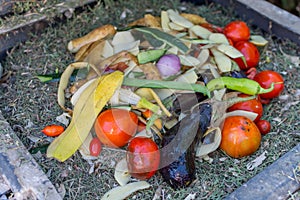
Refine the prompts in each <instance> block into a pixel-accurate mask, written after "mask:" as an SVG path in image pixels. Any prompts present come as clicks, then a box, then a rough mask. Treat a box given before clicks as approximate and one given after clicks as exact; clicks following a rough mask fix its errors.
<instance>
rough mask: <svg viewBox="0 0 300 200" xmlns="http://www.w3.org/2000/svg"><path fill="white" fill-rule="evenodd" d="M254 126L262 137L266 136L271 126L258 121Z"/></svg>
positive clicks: (264, 121)
mask: <svg viewBox="0 0 300 200" xmlns="http://www.w3.org/2000/svg"><path fill="white" fill-rule="evenodd" d="M256 126H257V128H258V129H259V131H260V133H261V134H262V135H266V134H267V133H269V132H270V130H271V124H270V122H268V121H267V120H259V121H258V122H256Z"/></svg>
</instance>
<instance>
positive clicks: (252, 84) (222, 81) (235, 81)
mask: <svg viewBox="0 0 300 200" xmlns="http://www.w3.org/2000/svg"><path fill="white" fill-rule="evenodd" d="M206 87H207V89H208V90H209V91H213V90H219V89H222V88H225V87H226V88H228V89H231V90H235V91H239V92H242V93H244V94H249V95H257V94H263V93H268V92H271V91H272V90H273V89H274V83H272V84H271V86H270V87H269V88H267V89H265V88H263V87H261V86H260V85H259V83H258V82H256V81H254V80H251V79H248V78H233V77H220V78H216V79H212V80H211V81H209V82H208V83H207V85H206Z"/></svg>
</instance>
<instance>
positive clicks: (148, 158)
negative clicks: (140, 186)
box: [126, 137, 160, 180]
mask: <svg viewBox="0 0 300 200" xmlns="http://www.w3.org/2000/svg"><path fill="white" fill-rule="evenodd" d="M127 150H128V151H127V154H126V161H127V166H128V169H129V172H130V174H131V176H133V177H135V178H137V179H140V180H146V179H149V178H151V177H152V176H153V175H154V174H155V173H156V171H157V170H158V167H159V162H160V151H159V148H158V146H157V144H156V143H155V142H154V141H153V140H152V139H151V138H146V137H135V138H133V139H132V140H131V141H130V142H129V144H128V148H127Z"/></svg>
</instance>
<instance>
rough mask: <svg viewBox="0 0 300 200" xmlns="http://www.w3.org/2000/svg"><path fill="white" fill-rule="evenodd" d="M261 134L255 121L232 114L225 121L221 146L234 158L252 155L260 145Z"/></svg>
mask: <svg viewBox="0 0 300 200" xmlns="http://www.w3.org/2000/svg"><path fill="white" fill-rule="evenodd" d="M260 142H261V134H260V132H259V129H258V128H257V126H256V125H255V123H254V122H253V121H251V120H250V119H249V118H247V117H244V116H230V117H227V118H226V119H225V121H224V125H223V129H222V140H221V145H220V148H221V149H222V150H223V151H224V152H225V153H226V154H227V155H229V156H231V157H233V158H241V157H244V156H248V155H251V154H252V153H254V152H255V151H256V150H257V149H258V148H259V146H260Z"/></svg>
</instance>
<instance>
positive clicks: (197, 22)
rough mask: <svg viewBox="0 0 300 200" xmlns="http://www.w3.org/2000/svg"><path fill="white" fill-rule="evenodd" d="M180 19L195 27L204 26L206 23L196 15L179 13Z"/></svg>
mask: <svg viewBox="0 0 300 200" xmlns="http://www.w3.org/2000/svg"><path fill="white" fill-rule="evenodd" d="M180 15H181V16H182V17H184V18H186V19H187V20H189V21H191V22H192V23H193V24H195V25H200V24H205V23H207V21H206V19H205V18H203V17H201V16H199V15H196V14H190V13H181V14H180Z"/></svg>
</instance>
